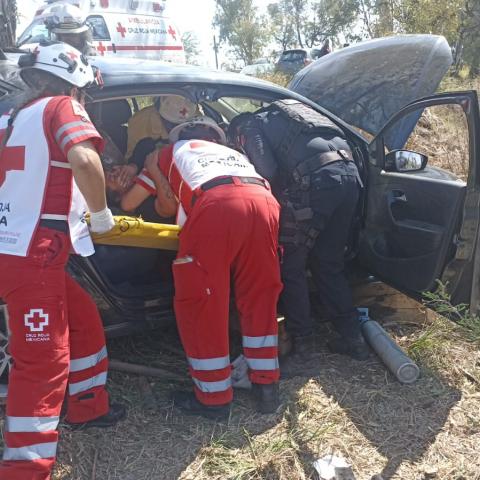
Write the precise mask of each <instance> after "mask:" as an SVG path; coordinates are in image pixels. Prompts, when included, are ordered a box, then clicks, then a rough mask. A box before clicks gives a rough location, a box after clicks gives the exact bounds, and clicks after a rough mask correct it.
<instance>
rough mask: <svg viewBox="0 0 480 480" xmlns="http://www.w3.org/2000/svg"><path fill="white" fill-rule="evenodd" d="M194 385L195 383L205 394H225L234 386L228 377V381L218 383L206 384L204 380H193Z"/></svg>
mask: <svg viewBox="0 0 480 480" xmlns="http://www.w3.org/2000/svg"><path fill="white" fill-rule="evenodd" d="M193 383H195V385H196V386H197V388H198V389H199V390H201V391H202V392H203V393H217V392H225V391H226V390H228V389H229V388H230V387H231V386H232V380H231V378H230V377H228V378H227V379H226V380H218V381H216V382H205V381H203V380H198V379H197V378H193Z"/></svg>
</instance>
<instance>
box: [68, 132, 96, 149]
mask: <svg viewBox="0 0 480 480" xmlns="http://www.w3.org/2000/svg"><path fill="white" fill-rule="evenodd" d="M82 135H93V136H95V137H98V132H97V131H96V130H94V129H93V128H85V129H84V130H77V131H76V132H73V133H69V134H68V135H65V136H64V137H63V140H62V143H60V148H61V149H62V150H63V149H64V148H65V145H66V144H67V143H68V142H70V141H71V140H73V139H75V138H77V137H81V136H82Z"/></svg>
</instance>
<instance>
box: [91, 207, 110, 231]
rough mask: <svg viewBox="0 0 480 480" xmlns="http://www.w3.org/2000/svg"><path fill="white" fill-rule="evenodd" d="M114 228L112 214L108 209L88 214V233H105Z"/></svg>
mask: <svg viewBox="0 0 480 480" xmlns="http://www.w3.org/2000/svg"><path fill="white" fill-rule="evenodd" d="M114 226H115V220H114V219H113V215H112V212H111V211H110V209H109V208H108V207H106V208H104V209H103V210H100V211H99V212H90V231H91V232H93V233H107V232H109V231H110V230H111V229H112V228H113V227H114Z"/></svg>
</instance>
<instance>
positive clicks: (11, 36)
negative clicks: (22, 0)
mask: <svg viewBox="0 0 480 480" xmlns="http://www.w3.org/2000/svg"><path fill="white" fill-rule="evenodd" d="M16 27H17V2H16V0H0V46H2V47H13V46H14V45H15V30H16Z"/></svg>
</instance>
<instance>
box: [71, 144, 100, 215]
mask: <svg viewBox="0 0 480 480" xmlns="http://www.w3.org/2000/svg"><path fill="white" fill-rule="evenodd" d="M67 159H68V161H69V163H70V165H71V167H72V172H73V177H74V178H75V182H76V183H77V185H78V188H79V189H80V191H81V192H82V194H83V196H84V197H85V200H86V202H87V205H88V208H89V210H90V212H93V213H95V212H99V211H101V210H104V209H105V208H106V207H107V199H106V196H105V176H104V174H103V168H102V162H101V160H100V156H99V155H98V153H97V151H96V149H95V147H94V146H93V144H92V142H91V141H90V140H86V141H84V142H81V143H77V144H75V145H73V146H72V147H71V148H70V150H69V151H68V154H67Z"/></svg>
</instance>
